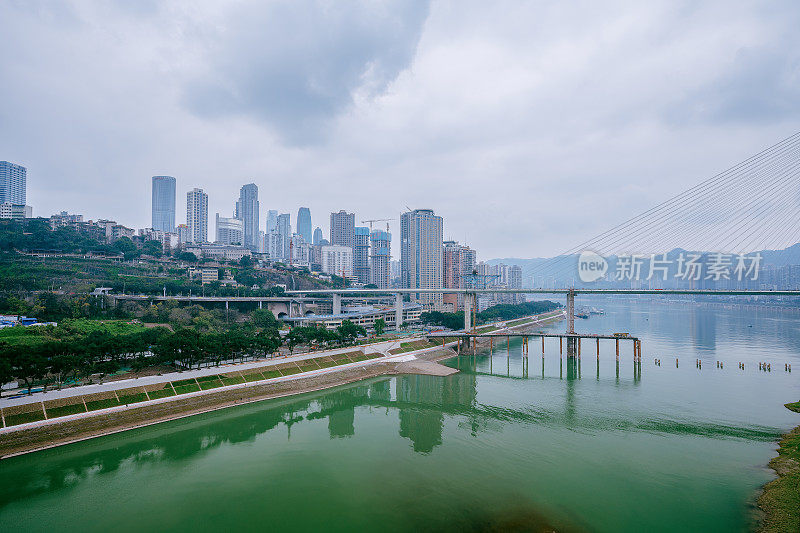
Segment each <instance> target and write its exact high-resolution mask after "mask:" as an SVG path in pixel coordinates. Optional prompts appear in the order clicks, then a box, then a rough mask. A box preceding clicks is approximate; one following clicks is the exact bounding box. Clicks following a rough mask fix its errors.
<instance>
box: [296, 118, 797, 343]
mask: <svg viewBox="0 0 800 533" xmlns="http://www.w3.org/2000/svg"><path fill="white" fill-rule="evenodd" d="M798 242H800V132H798V133H796V134H794V135H792V136H790V137H788V138H786V139H784V140H782V141H780V142H778V143H776V144H774V145H772V146H770V147H768V148H766V149H765V150H762V151H761V152H759V153H757V154H755V155H754V156H752V157H750V158H748V159H746V160H745V161H742V162H741V163H738V164H736V165H734V166H732V167H731V168H729V169H727V170H725V171H724V172H721V173H719V174H717V175H715V176H713V177H711V178H709V179H707V180H705V181H703V182H701V183H699V184H698V185H696V186H694V187H692V188H690V189H688V190H686V191H683V192H682V193H680V194H678V195H676V196H674V197H672V198H670V199H668V200H666V201H664V202H662V203H660V204H658V205H656V206H654V207H652V208H650V209H648V210H646V211H644V212H642V213H640V214H638V215H636V216H634V217H632V218H629V219H627V220H625V221H623V222H621V223H619V224H617V225H616V226H614V227H612V228H611V229H609V230H607V231H604V232H602V233H600V234H599V235H596V236H594V237H592V238H590V239H588V240H586V241H584V242H582V243H580V244H578V245H576V246H574V247H572V248H569V249H567V250H564V251H563V252H562V253H560V254H558V255H557V256H556V257H554V258H551V259H541V260H538V261H536V263H535V264H534V265H533V266H532V267H531V269H530V270H529V272H528V276H529V279H532V281H533V285H534V286H533V287H532V288H525V289H523V288H507V287H487V288H481V289H479V288H470V287H459V288H425V289H422V288H419V289H416V288H404V289H388V290H387V289H383V290H382V289H338V290H336V289H332V290H314V291H288V292H289V294H293V295H298V296H301V295H302V296H312V295H322V294H329V295H333V298H334V309H337V307H338V308H341V297H342V296H343V295H375V294H387V293H391V294H394V295H395V301H396V309H397V313H398V317H397V324H400V323H401V321H402V316H401V312H402V295H404V294H413V295H417V296H418V295H420V294H431V293H441V294H454V293H455V294H463V295H464V309H465V312H464V332H465V333H468V332H469V331H470V330H471V329H472V327H473V324H472V314H473V313H474V310H475V309H476V299H477V297H478V296H479V295H481V294H485V293H492V294H498V293H500V294H564V295H565V296H566V304H567V305H566V315H567V334H568V335H576V334H575V331H574V313H575V295H577V294H606V295H613V294H647V295H654V296H659V295H707V296H732V297H736V296H792V297H796V296H800V267H797V268H796V270H797V273H796V277H794V278H792V277H788V278H787V279H785V280H783V281H779V282H776V281H775V279H773V277H767V274H769V273H770V270H771V269H772V268H773V267H774V268H783V267H786V266H787V265H800V245H798ZM337 303H338V305H337Z"/></svg>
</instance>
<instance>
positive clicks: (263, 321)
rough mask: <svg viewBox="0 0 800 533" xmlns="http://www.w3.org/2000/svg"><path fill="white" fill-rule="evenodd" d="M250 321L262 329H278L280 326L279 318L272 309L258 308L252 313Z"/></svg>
mask: <svg viewBox="0 0 800 533" xmlns="http://www.w3.org/2000/svg"><path fill="white" fill-rule="evenodd" d="M250 321H251V322H252V323H253V325H254V326H255V327H256V328H258V329H260V330H262V331H264V330H268V329H275V330H277V329H278V328H279V327H280V324H279V323H278V319H276V318H275V315H273V314H272V311H270V310H268V309H256V310H255V311H253V312H252V313H251V314H250Z"/></svg>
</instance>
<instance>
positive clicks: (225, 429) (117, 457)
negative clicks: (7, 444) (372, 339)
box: [0, 374, 480, 507]
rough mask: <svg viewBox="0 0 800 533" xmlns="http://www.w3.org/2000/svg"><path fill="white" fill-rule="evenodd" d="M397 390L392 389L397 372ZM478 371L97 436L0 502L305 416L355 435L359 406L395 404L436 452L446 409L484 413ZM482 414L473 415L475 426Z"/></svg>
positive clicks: (406, 427)
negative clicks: (478, 394) (478, 409)
mask: <svg viewBox="0 0 800 533" xmlns="http://www.w3.org/2000/svg"><path fill="white" fill-rule="evenodd" d="M393 379H394V380H395V381H396V383H397V387H396V389H397V393H396V397H395V398H394V399H393V398H392V394H391V384H392V380H393ZM476 380H477V376H475V375H474V374H457V375H455V376H451V377H449V378H447V379H442V378H438V377H433V376H398V377H396V378H386V379H382V380H377V381H373V382H370V383H363V384H357V385H352V386H350V387H347V388H342V389H338V390H334V391H329V392H324V393H320V394H319V395H317V396H316V397H314V396H311V397H309V396H301V397H298V398H293V399H287V400H283V401H276V402H273V403H270V404H252V405H245V406H242V407H240V408H238V409H231V410H222V411H217V412H214V413H208V414H204V415H198V416H196V417H192V418H188V419H184V420H182V421H179V422H176V423H174V424H173V425H172V426H170V425H159V426H152V427H151V428H148V429H145V430H141V431H140V432H139V433H138V434H132V433H128V432H126V433H123V434H120V435H115V436H110V437H106V438H104V439H105V440H98V441H93V442H95V446H93V447H90V448H88V449H87V451H86V452H85V453H82V454H75V455H71V456H62V455H55V456H54V459H53V461H52V463H49V461H44V462H40V463H37V464H38V466H37V468H36V469H31V468H25V469H22V468H20V469H19V471H18V472H16V474H15V475H16V476H18V477H19V479H18V481H19V483H15V484H10V483H8V484H0V507H2V506H3V505H4V504H7V503H9V502H11V501H15V500H18V499H21V498H24V497H28V496H31V495H33V494H38V493H42V492H48V491H51V490H55V489H58V488H60V487H64V486H66V485H68V484H74V483H75V482H76V481H80V480H81V479H87V478H89V477H92V476H95V475H98V474H99V475H102V474H105V473H111V472H115V471H117V470H118V469H120V468H121V467H122V466H123V465H130V464H144V463H149V462H175V463H179V462H184V461H189V460H194V459H196V458H197V457H200V456H202V455H204V454H207V453H209V452H210V451H211V450H214V449H217V448H219V447H221V446H223V445H224V444H237V443H243V442H253V441H255V440H256V438H257V437H258V436H259V435H261V434H264V433H267V432H269V431H272V430H275V429H276V428H278V427H280V426H281V425H284V426H286V430H287V438H288V439H289V440H291V430H292V426H294V425H295V424H302V423H303V422H305V421H313V420H321V419H327V424H328V435H329V438H331V439H340V438H348V437H352V436H354V435H355V426H356V409H358V408H362V407H378V408H386V409H390V408H396V409H398V411H399V418H400V429H399V433H400V435H401V436H402V437H404V438H407V439H410V440H411V442H412V443H413V445H412V447H413V449H414V451H415V452H419V453H429V452H431V451H432V450H433V449H434V448H435V447H436V446H438V445H440V444H441V443H442V433H443V428H444V419H445V413H447V414H448V415H463V416H466V417H468V418H476V419H477V418H479V417H480V415H476V414H475V413H473V412H472V411H473V407H474V405H475V397H476ZM477 424H480V421H479V420H478V421H477V422H476V421H475V420H473V423H472V425H473V428H474V427H477Z"/></svg>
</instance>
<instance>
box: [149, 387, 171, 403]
mask: <svg viewBox="0 0 800 533" xmlns="http://www.w3.org/2000/svg"><path fill="white" fill-rule="evenodd" d="M168 386H169V385H168ZM148 394H149V395H150V399H151V400H156V399H158V398H166V397H168V396H175V393H174V392H172V388H171V387H170V388H167V389H161V390H154V391H150V392H148Z"/></svg>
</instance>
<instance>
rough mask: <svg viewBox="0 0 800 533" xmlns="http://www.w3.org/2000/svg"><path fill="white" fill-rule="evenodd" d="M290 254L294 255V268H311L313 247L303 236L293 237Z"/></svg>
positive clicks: (294, 235) (295, 235)
mask: <svg viewBox="0 0 800 533" xmlns="http://www.w3.org/2000/svg"><path fill="white" fill-rule="evenodd" d="M291 239H292V240H291V246H290V247H289V248H290V250H289V251H290V252H291V254H292V266H305V267H309V268H310V267H311V245H310V244H308V243H307V242H306V240H305V239H304V238H303V236H302V235H300V234H299V233H295V234H293V235H292V237H291Z"/></svg>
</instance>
